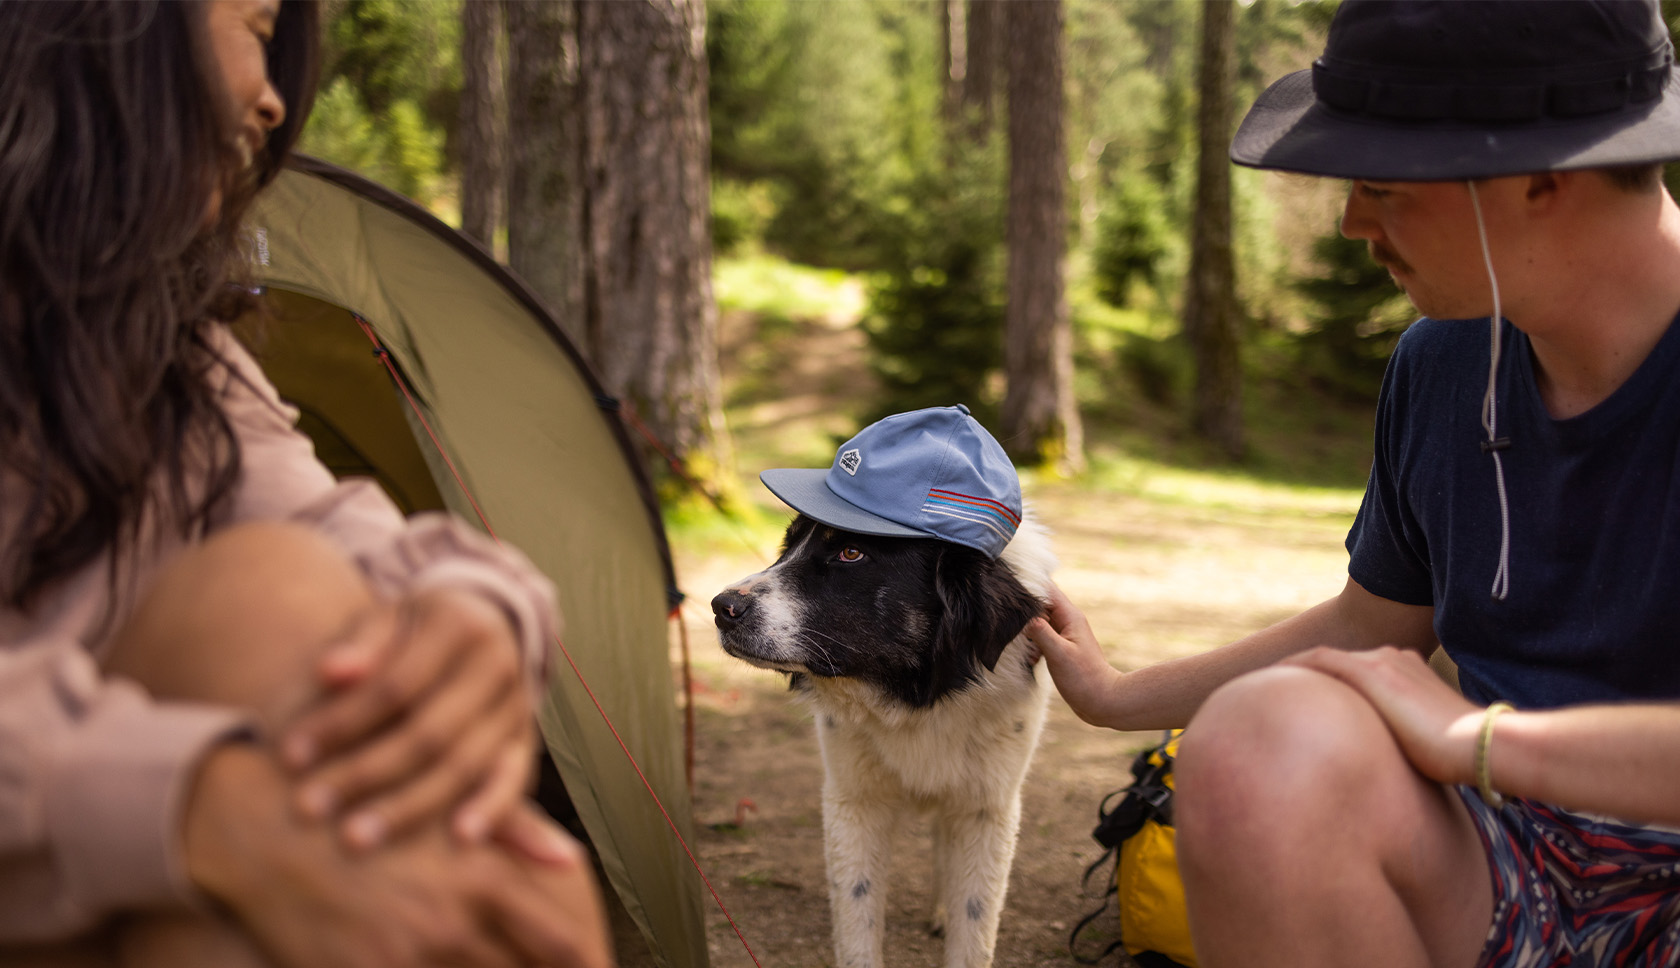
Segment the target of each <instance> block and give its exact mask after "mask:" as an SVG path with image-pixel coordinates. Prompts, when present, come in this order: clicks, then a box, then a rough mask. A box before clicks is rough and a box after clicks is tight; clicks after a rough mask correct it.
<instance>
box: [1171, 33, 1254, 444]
mask: <svg viewBox="0 0 1680 968" xmlns="http://www.w3.org/2000/svg"><path fill="white" fill-rule="evenodd" d="M1234 23H1235V20H1234V5H1233V3H1232V0H1207V2H1206V3H1204V4H1202V45H1201V47H1202V52H1201V67H1200V70H1199V74H1200V76H1199V78H1198V82H1197V86H1198V89H1199V90H1200V92H1201V103H1200V105H1199V106H1198V108H1197V110H1196V130H1197V140H1198V157H1197V161H1196V210H1195V216H1194V219H1193V221H1192V223H1191V236H1190V275H1189V280H1188V287H1189V289H1188V291H1187V292H1186V293H1185V298H1184V329H1185V332H1186V334H1187V335H1188V336H1189V337H1190V342H1191V345H1192V346H1193V347H1194V352H1195V361H1196V390H1195V399H1194V401H1193V404H1192V406H1193V411H1192V426H1193V427H1194V428H1195V430H1196V432H1197V433H1198V434H1200V435H1202V436H1203V437H1206V438H1207V439H1208V440H1210V441H1212V442H1213V443H1214V444H1215V445H1216V446H1218V447H1219V448H1220V450H1221V451H1223V452H1224V453H1225V455H1226V456H1227V457H1229V458H1231V459H1233V460H1237V459H1241V458H1242V456H1243V455H1244V453H1245V451H1246V444H1245V443H1244V440H1243V417H1242V358H1241V333H1240V332H1239V323H1240V320H1239V319H1238V314H1237V298H1236V269H1235V266H1234V265H1233V262H1232V257H1231V162H1230V159H1229V157H1228V152H1229V150H1230V143H1231V87H1232V83H1233V80H1232V79H1233V58H1232V48H1233V46H1234V37H1235V33H1236V31H1235V28H1234Z"/></svg>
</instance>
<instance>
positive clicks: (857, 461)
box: [834, 447, 863, 477]
mask: <svg viewBox="0 0 1680 968" xmlns="http://www.w3.org/2000/svg"><path fill="white" fill-rule="evenodd" d="M834 463H836V464H838V465H839V467H840V469H841V470H843V471H845V472H846V473H848V474H850V475H852V476H853V477H856V476H857V472H858V468H859V467H862V466H863V454H862V453H861V452H860V451H859V450H858V449H857V448H856V447H853V448H852V449H851V450H848V451H845V452H843V453H842V454H841V455H840V456H839V457H838V458H836V459H835V461H834Z"/></svg>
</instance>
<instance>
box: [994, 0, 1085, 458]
mask: <svg viewBox="0 0 1680 968" xmlns="http://www.w3.org/2000/svg"><path fill="white" fill-rule="evenodd" d="M1008 28H1009V36H1010V44H1009V215H1008V225H1007V229H1006V231H1007V233H1008V245H1009V309H1008V314H1007V321H1006V322H1005V324H1004V351H1003V366H1004V376H1005V378H1006V381H1007V386H1006V389H1005V391H1004V398H1003V415H1002V416H1003V428H1002V429H1003V440H1004V442H1005V446H1006V447H1007V448H1008V450H1009V452H1010V454H1011V455H1012V456H1014V457H1016V458H1017V459H1020V460H1024V461H1028V462H1032V463H1037V462H1040V461H1046V460H1048V461H1054V462H1056V463H1058V464H1060V465H1061V466H1062V468H1063V469H1064V470H1066V471H1072V472H1076V471H1078V470H1079V469H1081V468H1082V467H1083V466H1084V454H1083V449H1084V443H1083V433H1082V431H1081V427H1080V423H1079V411H1078V409H1077V407H1076V406H1075V403H1074V399H1073V339H1072V332H1071V329H1070V326H1069V323H1068V309H1067V299H1066V297H1065V294H1064V292H1063V285H1062V259H1063V255H1064V253H1065V250H1066V248H1067V230H1066V226H1065V225H1064V221H1065V215H1064V212H1063V193H1064V186H1065V184H1066V181H1067V161H1066V149H1065V148H1064V146H1063V144H1062V51H1061V42H1062V6H1061V0H1013V2H1011V3H1010V4H1009V5H1008Z"/></svg>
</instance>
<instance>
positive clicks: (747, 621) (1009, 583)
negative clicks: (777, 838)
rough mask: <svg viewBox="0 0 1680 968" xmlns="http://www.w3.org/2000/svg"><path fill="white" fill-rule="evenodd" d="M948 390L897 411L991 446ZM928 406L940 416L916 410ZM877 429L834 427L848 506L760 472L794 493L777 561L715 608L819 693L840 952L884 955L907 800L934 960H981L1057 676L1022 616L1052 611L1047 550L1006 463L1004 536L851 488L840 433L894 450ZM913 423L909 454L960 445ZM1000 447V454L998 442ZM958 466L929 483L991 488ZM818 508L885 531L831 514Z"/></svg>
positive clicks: (728, 630) (939, 455) (760, 656)
mask: <svg viewBox="0 0 1680 968" xmlns="http://www.w3.org/2000/svg"><path fill="white" fill-rule="evenodd" d="M957 410H958V408H941V409H940V410H939V411H917V412H916V413H915V414H908V415H904V414H901V415H899V416H898V417H897V418H888V420H895V419H899V420H903V419H904V418H913V419H914V421H918V422H926V419H932V420H933V422H934V423H935V424H936V425H941V426H942V425H944V424H949V423H951V422H952V421H959V420H960V422H966V423H967V424H972V427H971V428H967V427H965V428H959V429H963V430H967V431H970V432H972V431H975V430H977V431H978V433H979V434H980V435H981V436H983V437H984V443H985V444H989V446H990V448H997V445H996V442H995V441H993V440H991V437H990V435H988V434H985V432H984V430H980V429H979V426H978V424H975V423H974V422H973V418H972V417H969V416H968V415H967V411H966V410H961V411H960V414H961V416H960V418H958V417H957V416H956V415H955V414H954V413H950V412H947V411H957ZM927 414H932V415H933V416H932V418H923V417H920V416H919V415H927ZM878 426H879V425H878V424H877V425H872V426H871V428H870V429H874V428H875V427H878ZM868 434H869V429H866V431H865V432H864V433H863V434H860V435H859V437H857V438H854V440H853V441H850V442H848V444H847V445H843V446H842V449H841V452H840V454H839V455H838V456H837V458H836V466H835V470H832V471H830V472H829V476H831V477H832V476H833V475H834V474H835V473H837V472H838V473H847V474H848V475H850V476H849V477H848V478H847V480H846V481H845V483H846V484H848V485H854V487H853V489H852V490H851V491H849V492H847V499H845V501H846V503H847V505H848V507H847V508H843V509H840V510H839V511H836V509H834V508H833V507H830V506H828V504H829V502H830V501H831V500H832V499H833V498H834V497H835V495H833V493H832V492H829V494H828V496H826V497H824V496H817V497H815V498H813V497H812V495H811V494H810V493H801V492H800V488H799V487H797V486H789V485H790V482H789V481H788V480H786V479H774V478H773V477H772V474H773V473H774V472H766V475H765V481H766V483H767V484H770V485H771V487H772V490H775V491H776V492H777V493H778V494H779V495H781V496H782V497H783V499H784V500H788V501H789V503H790V504H793V505H794V506H795V507H796V508H798V509H799V510H800V511H801V512H802V513H801V514H800V515H799V517H798V518H796V519H795V520H794V522H793V523H792V524H791V525H790V526H789V527H788V529H787V533H786V537H785V540H784V543H783V547H782V552H781V555H780V557H779V558H778V559H777V560H776V562H775V564H773V565H772V566H771V567H770V568H768V569H766V570H765V571H762V572H760V573H758V574H756V575H752V576H750V577H748V578H745V579H743V580H741V581H740V582H738V583H736V584H734V585H732V586H730V587H729V588H727V589H725V590H724V591H723V592H722V593H720V594H719V595H718V596H717V597H716V598H714V599H713V600H712V609H713V611H714V613H715V614H716V621H717V626H718V630H719V636H720V638H721V640H722V644H723V648H724V649H725V650H726V651H727V652H729V653H730V654H731V655H734V656H736V657H738V658H741V659H744V660H746V661H748V662H750V663H753V664H754V665H758V666H762V667H764V668H769V669H776V670H779V671H781V672H786V673H789V674H790V675H791V676H792V680H793V686H794V688H796V689H797V690H799V691H800V692H801V693H803V695H804V696H806V697H807V698H808V699H809V701H810V702H811V704H812V706H813V707H814V712H815V718H816V729H817V739H818V744H819V746H820V748H821V751H822V759H823V768H824V772H825V777H824V783H823V835H824V846H825V852H826V856H827V864H828V890H829V901H830V906H831V909H832V913H833V922H834V945H835V954H836V958H837V964H838V965H839V966H840V968H877V966H879V965H881V964H882V938H883V933H884V928H885V920H886V918H885V913H886V884H887V873H888V865H889V860H890V854H891V850H892V837H893V833H894V830H895V828H896V827H897V825H898V821H899V820H900V818H901V816H902V815H904V814H905V813H907V812H911V811H923V812H931V813H932V815H933V835H934V844H933V846H934V851H933V853H934V880H935V891H934V893H935V897H936V899H937V900H936V906H935V910H934V912H933V927H934V930H935V931H936V932H940V931H942V932H943V933H944V935H945V964H946V965H947V966H948V968H959V966H960V968H983V966H986V965H989V964H991V961H992V953H993V947H994V944H995V941H996V937H997V927H998V919H999V916H1000V914H1001V913H1002V909H1003V901H1004V893H1005V890H1006V888H1007V886H1008V881H1009V868H1010V864H1011V862H1012V860H1013V857H1014V853H1015V837H1016V829H1017V827H1018V826H1019V821H1020V814H1021V785H1022V782H1023V780H1024V779H1025V778H1026V774H1027V768H1028V765H1029V763H1030V761H1031V759H1032V754H1033V750H1034V748H1035V747H1036V746H1037V743H1038V737H1039V732H1040V730H1041V728H1042V726H1043V724H1044V716H1045V708H1046V703H1047V701H1048V699H1049V692H1050V690H1049V687H1048V686H1047V685H1046V684H1045V683H1043V682H1040V681H1039V679H1038V677H1037V676H1036V675H1035V669H1036V661H1037V659H1036V655H1034V653H1033V651H1032V649H1031V647H1030V645H1029V643H1028V642H1027V641H1026V639H1025V638H1024V637H1023V636H1022V635H1021V631H1022V629H1023V627H1024V626H1025V625H1026V623H1027V622H1028V621H1029V620H1030V619H1032V618H1033V617H1034V616H1036V615H1038V614H1040V613H1041V612H1042V611H1043V607H1044V606H1043V599H1044V597H1045V595H1046V592H1047V587H1048V582H1049V575H1050V572H1051V570H1052V569H1053V568H1054V565H1055V560H1054V557H1053V555H1052V554H1051V551H1050V546H1049V540H1048V537H1047V536H1046V534H1045V532H1044V530H1043V529H1042V528H1041V527H1039V526H1038V525H1037V524H1036V523H1034V522H1033V521H1032V520H1031V519H1030V518H1029V519H1027V520H1024V521H1023V520H1020V505H1019V485H1018V484H1015V482H1014V470H1013V468H1012V467H1009V468H1008V470H1007V485H1008V486H1009V487H1012V488H1013V489H1014V497H1013V501H1014V502H1015V503H1014V510H1013V511H1011V510H1009V509H1008V507H1007V504H1008V501H1007V499H1006V500H1004V501H1000V502H998V503H999V505H1000V508H1001V510H1000V512H999V513H1002V514H1003V515H1004V516H1005V517H1008V518H1010V519H1011V521H1010V526H1009V527H1008V528H1006V529H1005V530H1009V531H1013V536H1012V538H1009V537H1005V538H1003V540H1002V542H1001V543H1000V542H999V541H998V540H997V536H989V537H988V538H986V539H985V540H978V539H974V538H973V535H974V533H975V531H974V528H972V527H970V525H974V524H976V522H974V521H972V520H971V521H968V523H967V524H963V523H958V524H956V525H954V526H951V525H947V524H945V523H937V524H934V525H932V526H929V527H927V528H924V524H925V521H918V520H917V519H916V518H915V516H914V515H912V514H908V513H897V512H898V511H900V510H901V509H900V508H899V507H898V505H900V504H903V503H905V502H904V501H903V500H901V499H900V498H898V497H888V498H886V499H880V498H878V497H876V496H874V493H875V492H878V491H881V490H883V488H882V486H881V485H880V484H879V483H876V484H870V485H868V486H866V487H865V488H864V489H863V492H862V493H861V495H860V493H859V491H858V490H857V489H856V487H855V481H854V480H853V479H852V478H853V477H855V475H853V474H852V472H850V471H847V470H846V468H845V464H846V462H847V461H848V459H847V457H846V454H847V448H848V447H852V445H853V444H857V443H858V442H860V441H862V442H863V446H862V447H861V448H853V452H854V453H859V454H860V455H861V460H862V462H863V463H865V464H868V463H870V462H871V458H872V457H874V458H876V460H875V463H877V464H884V463H888V461H887V458H888V457H890V456H892V455H893V453H897V452H898V451H896V450H893V448H895V447H897V446H898V444H896V443H894V442H892V441H888V442H887V444H886V445H884V446H881V447H875V448H871V447H870V446H869V444H870V443H871V438H868V437H867V436H866V435H868ZM877 436H879V435H877ZM915 436H916V437H917V439H915V440H912V441H911V442H910V443H909V446H910V447H912V448H914V450H913V452H912V453H911V455H910V457H911V462H912V463H925V462H934V463H938V462H940V461H942V460H945V459H947V458H949V457H950V456H951V455H950V454H948V453H943V452H941V451H940V449H939V448H938V447H932V448H930V447H929V445H928V444H927V441H926V438H925V435H915ZM874 442H875V443H877V444H879V443H881V442H880V441H879V440H875V441H874ZM970 449H972V448H970ZM958 450H959V452H960V451H961V450H962V448H961V447H959V448H958ZM920 451H926V453H920ZM996 454H997V455H998V457H999V458H1001V448H997V450H996ZM959 456H961V455H960V453H959ZM986 456H987V457H988V458H989V457H990V456H991V455H990V454H989V453H988V454H987V455H986ZM857 460H858V458H857V457H854V458H852V459H851V462H852V463H856V462H857ZM984 462H985V461H981V463H984ZM993 463H994V464H995V461H993ZM1004 467H1008V465H1007V463H1006V462H1005V463H1004ZM815 473H816V474H818V475H821V474H822V472H820V471H818V472H815ZM1002 473H1003V472H1002V471H1001V470H999V469H998V468H997V467H995V466H993V467H991V468H990V469H989V470H987V471H986V472H985V473H983V474H982V475H981V476H982V477H989V478H993V479H999V480H1000V479H1001V475H1002ZM887 477H888V478H892V479H895V478H893V476H892V475H887ZM941 482H944V481H941ZM807 483H809V480H807ZM818 483H821V482H820V481H818ZM889 483H890V481H889ZM959 483H965V484H966V486H965V487H964V488H963V490H962V491H961V492H960V493H959V492H957V491H954V490H952V489H951V488H937V487H936V488H932V490H934V491H938V492H940V493H941V494H942V495H944V496H943V497H941V498H940V500H947V499H950V498H949V496H950V495H952V494H956V496H957V497H958V498H965V499H966V500H967V501H969V502H973V501H978V502H981V503H980V504H965V507H983V506H985V502H987V501H988V500H990V498H988V497H986V496H985V495H984V494H976V493H975V492H984V491H988V489H987V488H986V487H984V486H976V482H974V481H966V482H959ZM999 487H1000V488H1003V485H1002V484H1000V485H999ZM885 489H886V490H887V491H888V492H896V487H887V488H885ZM1004 489H1007V488H1004ZM927 490H929V489H928V488H923V487H918V488H916V489H915V490H914V491H913V492H912V494H913V500H911V501H910V502H909V506H911V507H915V506H917V505H918V504H919V503H920V502H922V500H923V494H924V493H925V492H926V491H927ZM993 490H996V489H993ZM952 500H954V499H952ZM852 502H858V503H857V504H853V503H852ZM958 503H964V502H958ZM944 507H946V505H940V506H939V507H937V508H935V514H934V516H935V517H939V516H942V515H943V514H944V513H945V511H944V510H943V508H944ZM858 509H862V510H865V511H866V513H868V512H878V511H881V510H886V511H889V512H894V513H895V516H896V517H898V518H899V520H900V522H903V521H907V520H908V521H910V522H911V524H910V525H909V527H908V530H910V531H912V532H915V533H919V534H926V533H927V532H928V531H930V530H931V531H937V532H942V533H943V535H944V536H942V537H932V536H916V537H910V536H904V535H903V533H902V532H903V531H904V530H906V529H905V527H904V526H903V525H902V523H900V524H899V528H898V530H896V531H895V530H894V529H893V528H892V527H889V526H878V525H872V524H869V523H867V522H862V523H861V524H860V521H859V520H858V519H857V518H855V516H851V515H850V512H851V511H853V510H858ZM959 511H960V512H961V514H962V515H965V516H968V517H972V514H971V513H970V512H969V511H967V510H965V509H964V508H959ZM813 514H817V515H820V516H822V517H824V518H828V519H830V520H831V521H834V520H838V519H841V518H845V519H846V521H845V522H844V523H849V524H859V525H860V526H862V527H867V528H870V530H871V531H875V532H879V531H883V530H885V531H889V532H891V533H890V534H885V535H883V534H880V533H869V532H866V531H858V530H850V529H847V528H845V527H841V526H836V525H835V524H825V523H823V521H821V520H818V519H817V518H816V517H813V516H812V515H813ZM979 523H981V524H983V523H984V522H979ZM950 536H955V537H957V538H960V539H963V540H964V541H965V542H966V543H958V542H957V541H953V540H948V538H949V537H950ZM994 549H995V550H994Z"/></svg>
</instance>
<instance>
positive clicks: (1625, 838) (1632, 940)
mask: <svg viewBox="0 0 1680 968" xmlns="http://www.w3.org/2000/svg"><path fill="white" fill-rule="evenodd" d="M1457 789H1458V794H1459V797H1460V798H1461V799H1462V800H1463V801H1464V804H1465V806H1466V807H1468V808H1469V810H1470V816H1471V818H1472V819H1473V820H1474V821H1475V823H1476V832H1477V833H1478V834H1479V835H1480V836H1481V838H1482V847H1483V849H1485V850H1486V851H1487V855H1488V869H1489V871H1490V873H1491V874H1492V875H1493V924H1492V926H1491V927H1490V928H1489V929H1488V939H1487V944H1486V945H1485V946H1484V947H1483V948H1482V956H1481V959H1480V960H1478V961H1477V962H1476V965H1477V968H1551V966H1564V965H1569V966H1574V968H1669V966H1673V965H1677V964H1680V830H1669V829H1663V828H1656V827H1639V826H1629V825H1627V824H1622V823H1615V822H1613V821H1607V820H1600V819H1597V818H1594V817H1590V816H1587V815H1583V814H1576V813H1570V812H1569V811H1567V810H1562V809H1559V808H1557V807H1551V806H1547V805H1545V804H1541V803H1535V802H1533V801H1529V800H1519V799H1510V800H1507V801H1506V802H1505V806H1504V808H1503V809H1500V810H1494V809H1493V808H1492V807H1489V806H1488V805H1487V804H1485V803H1483V802H1482V798H1481V797H1480V796H1478V795H1477V794H1476V791H1475V790H1473V789H1470V788H1468V787H1458V788H1457Z"/></svg>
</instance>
